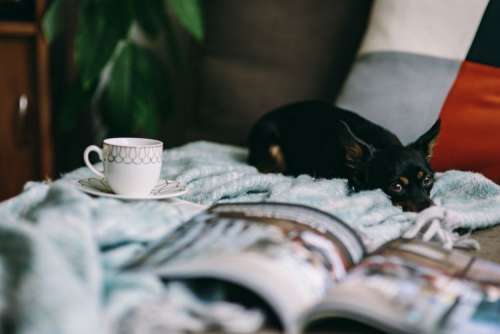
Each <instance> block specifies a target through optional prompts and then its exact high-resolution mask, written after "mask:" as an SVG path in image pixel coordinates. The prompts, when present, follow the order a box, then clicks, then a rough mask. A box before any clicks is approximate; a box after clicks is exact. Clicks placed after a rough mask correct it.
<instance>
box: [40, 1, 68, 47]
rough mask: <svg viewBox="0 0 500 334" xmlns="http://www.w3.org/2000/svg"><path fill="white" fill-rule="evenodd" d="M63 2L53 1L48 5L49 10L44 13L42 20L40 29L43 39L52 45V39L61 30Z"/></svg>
mask: <svg viewBox="0 0 500 334" xmlns="http://www.w3.org/2000/svg"><path fill="white" fill-rule="evenodd" d="M63 2H64V1H63V0H54V1H52V3H51V4H50V6H49V8H48V9H47V11H46V12H45V15H44V16H43V20H42V29H43V34H44V35H45V38H47V41H49V43H52V42H53V41H54V39H55V38H56V37H57V36H58V35H59V34H60V33H61V32H62V30H63V15H62V9H63Z"/></svg>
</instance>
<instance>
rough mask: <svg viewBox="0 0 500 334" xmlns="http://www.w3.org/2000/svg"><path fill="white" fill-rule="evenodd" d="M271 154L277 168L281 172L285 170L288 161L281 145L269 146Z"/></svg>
mask: <svg viewBox="0 0 500 334" xmlns="http://www.w3.org/2000/svg"><path fill="white" fill-rule="evenodd" d="M269 155H270V156H271V158H272V159H273V160H274V162H275V165H276V169H277V170H278V171H280V172H283V171H285V169H286V163H285V156H284V155H283V151H282V150H281V147H280V146H279V145H271V146H270V147H269Z"/></svg>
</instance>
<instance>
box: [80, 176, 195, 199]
mask: <svg viewBox="0 0 500 334" xmlns="http://www.w3.org/2000/svg"><path fill="white" fill-rule="evenodd" d="M78 188H79V189H80V190H81V191H83V192H86V193H87V194H91V195H95V196H101V197H110V198H117V199H125V200H155V199H165V198H171V197H177V196H181V195H184V194H185V193H186V192H187V189H186V187H185V186H184V185H182V184H181V183H180V182H178V181H172V180H160V181H159V182H158V184H157V185H156V187H154V188H153V190H151V193H150V194H149V195H145V196H135V195H120V194H115V193H114V192H113V190H111V188H110V187H109V185H108V184H107V183H106V181H105V180H104V179H98V178H94V177H91V178H86V179H81V180H78Z"/></svg>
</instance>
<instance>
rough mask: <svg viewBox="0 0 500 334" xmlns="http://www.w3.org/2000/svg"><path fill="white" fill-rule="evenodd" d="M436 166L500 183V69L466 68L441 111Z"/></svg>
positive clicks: (485, 67)
mask: <svg viewBox="0 0 500 334" xmlns="http://www.w3.org/2000/svg"><path fill="white" fill-rule="evenodd" d="M429 79H430V80H432V79H431V78H429ZM432 166H433V167H434V169H435V170H438V171H443V170H447V169H460V170H469V171H475V172H480V173H482V174H484V175H485V176H487V177H489V178H490V179H492V180H494V181H496V182H499V181H500V68H496V67H493V66H488V65H482V64H478V63H472V62H468V61H465V62H464V63H463V64H462V66H461V68H460V71H459V73H458V75H457V78H456V80H455V83H454V84H453V86H452V88H451V90H450V93H449V94H448V97H447V98H446V101H445V103H444V106H443V109H442V110H441V132H440V135H439V138H438V141H437V144H436V146H435V149H434V155H433V159H432Z"/></svg>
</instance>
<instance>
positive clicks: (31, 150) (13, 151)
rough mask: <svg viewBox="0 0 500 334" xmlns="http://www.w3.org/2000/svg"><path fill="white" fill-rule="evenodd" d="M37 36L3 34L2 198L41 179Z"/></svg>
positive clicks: (0, 53)
mask: <svg viewBox="0 0 500 334" xmlns="http://www.w3.org/2000/svg"><path fill="white" fill-rule="evenodd" d="M36 72H37V71H36V39H35V38H33V37H7V36H0V200H2V199H5V198H8V197H11V196H13V195H15V194H17V193H19V192H20V191H21V190H22V187H23V185H24V183H25V182H26V181H28V180H32V179H40V178H41V177H42V175H40V171H41V166H40V156H39V153H40V152H39V143H40V141H39V138H40V133H39V122H38V110H37V105H38V101H37V100H36V96H37V94H36V92H37V91H36V88H37V87H36V85H37V82H36V77H37V73H36Z"/></svg>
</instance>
